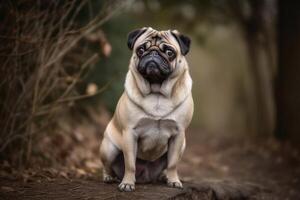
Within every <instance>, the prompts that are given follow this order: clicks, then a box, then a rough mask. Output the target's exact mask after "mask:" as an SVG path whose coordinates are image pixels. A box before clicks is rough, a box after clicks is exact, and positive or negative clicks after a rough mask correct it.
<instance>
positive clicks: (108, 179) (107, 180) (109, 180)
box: [103, 174, 117, 183]
mask: <svg viewBox="0 0 300 200" xmlns="http://www.w3.org/2000/svg"><path fill="white" fill-rule="evenodd" d="M116 181H117V179H116V178H114V177H112V176H111V175H108V174H107V175H104V176H103V182H104V183H114V182H116Z"/></svg>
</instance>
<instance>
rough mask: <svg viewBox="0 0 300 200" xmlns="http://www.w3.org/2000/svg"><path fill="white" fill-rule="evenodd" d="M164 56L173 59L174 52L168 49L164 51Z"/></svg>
mask: <svg viewBox="0 0 300 200" xmlns="http://www.w3.org/2000/svg"><path fill="white" fill-rule="evenodd" d="M166 54H167V56H168V57H169V58H172V57H174V55H175V54H174V52H173V51H172V50H170V49H167V50H166Z"/></svg>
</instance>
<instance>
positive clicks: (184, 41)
mask: <svg viewBox="0 0 300 200" xmlns="http://www.w3.org/2000/svg"><path fill="white" fill-rule="evenodd" d="M171 33H172V35H173V36H174V37H175V39H176V40H177V42H178V44H179V46H180V51H181V53H182V55H184V56H185V55H186V54H187V53H188V52H189V50H190V45H191V40H190V38H189V37H187V36H185V35H182V34H181V33H179V32H178V31H176V30H173V31H171Z"/></svg>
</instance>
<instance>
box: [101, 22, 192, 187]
mask: <svg viewBox="0 0 300 200" xmlns="http://www.w3.org/2000/svg"><path fill="white" fill-rule="evenodd" d="M190 43H191V42H190V39H189V38H188V37H187V36H184V35H183V34H181V33H179V32H178V31H176V30H167V31H157V30H155V29H153V28H150V27H148V28H141V29H138V30H134V31H132V32H130V33H129V35H128V47H129V49H130V50H132V51H133V53H132V57H131V59H130V63H129V70H128V73H127V75H126V80H125V91H124V92H123V94H122V96H121V98H120V99H119V102H118V104H117V107H116V110H115V113H114V116H113V117H112V119H111V121H110V122H109V124H108V125H107V127H106V130H105V132H104V137H103V140H102V143H101V147H100V156H101V160H102V163H103V168H104V169H103V181H104V182H106V183H110V182H114V181H116V180H122V181H121V183H120V184H119V186H118V187H119V190H120V191H133V190H134V189H135V183H136V182H138V183H139V182H140V183H147V182H155V181H158V180H165V181H166V183H167V185H168V186H170V187H176V188H182V183H181V181H180V179H179V176H178V172H177V166H178V162H179V161H180V159H181V157H182V154H183V151H184V149H185V145H186V141H185V130H186V128H187V127H188V125H189V124H190V122H191V119H192V116H193V110H194V103H193V98H192V93H191V89H192V79H191V76H190V74H189V67H188V63H187V61H186V59H185V55H186V54H187V53H188V52H189V49H190Z"/></svg>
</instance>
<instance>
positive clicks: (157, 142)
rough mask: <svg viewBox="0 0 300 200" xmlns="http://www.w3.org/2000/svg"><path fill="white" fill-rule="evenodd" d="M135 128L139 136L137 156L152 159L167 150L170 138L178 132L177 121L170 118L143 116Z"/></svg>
mask: <svg viewBox="0 0 300 200" xmlns="http://www.w3.org/2000/svg"><path fill="white" fill-rule="evenodd" d="M134 129H135V133H136V134H137V137H138V152H137V157H138V158H141V159H144V160H150V161H153V160H156V159H157V158H159V157H160V156H162V155H163V154H164V153H165V152H167V149H168V141H169V139H170V138H171V136H173V135H175V134H177V133H178V126H177V123H176V122H175V121H174V120H170V119H160V120H155V119H151V118H142V119H140V120H139V122H138V123H137V125H136V127H135V128H134Z"/></svg>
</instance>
